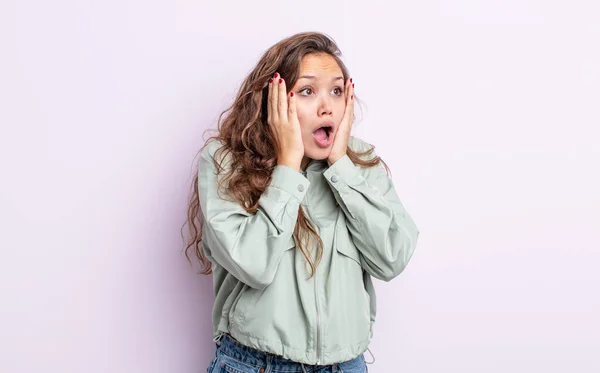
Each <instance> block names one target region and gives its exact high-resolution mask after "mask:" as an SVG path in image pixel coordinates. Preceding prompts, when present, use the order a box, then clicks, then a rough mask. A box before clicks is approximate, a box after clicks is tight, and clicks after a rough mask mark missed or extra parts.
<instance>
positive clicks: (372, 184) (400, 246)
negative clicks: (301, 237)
mask: <svg viewBox="0 0 600 373" xmlns="http://www.w3.org/2000/svg"><path fill="white" fill-rule="evenodd" d="M351 141H352V143H358V144H359V145H358V146H359V150H360V151H363V150H367V148H365V144H366V143H364V142H363V141H362V140H359V139H357V138H354V137H351ZM352 148H353V149H354V147H352ZM371 157H373V154H371ZM323 175H324V176H325V178H326V180H327V182H328V183H329V185H330V187H331V190H332V191H333V193H334V196H335V199H336V200H337V202H338V204H339V205H340V207H341V208H342V210H343V212H344V215H345V216H346V218H347V219H346V222H347V226H348V230H349V232H350V235H351V238H352V241H353V242H354V244H355V245H356V247H357V248H358V250H359V252H360V254H361V255H360V259H361V265H362V267H363V268H364V269H365V270H366V271H367V272H368V273H369V274H371V275H372V276H373V277H375V278H378V279H380V280H384V281H390V280H391V279H393V278H394V277H396V276H398V275H399V274H400V273H401V272H402V271H403V270H404V268H405V267H406V265H407V263H408V261H409V260H410V258H411V257H412V254H413V252H414V250H415V247H416V244H417V238H418V236H419V230H418V228H417V226H416V225H415V222H414V221H413V219H412V218H411V216H410V215H409V213H408V212H407V211H406V209H405V208H404V206H403V204H402V202H401V201H400V199H399V198H398V195H397V194H396V190H395V189H394V185H393V183H392V180H391V179H390V177H389V176H388V175H387V174H386V172H385V169H384V167H383V165H382V164H381V163H380V164H379V165H378V166H375V167H370V168H361V167H359V166H356V165H354V163H352V161H351V160H350V158H349V157H348V156H347V155H344V156H343V157H342V158H340V159H339V160H338V161H337V162H335V163H334V164H332V165H331V166H330V167H329V168H328V169H327V170H326V171H325V172H324V173H323Z"/></svg>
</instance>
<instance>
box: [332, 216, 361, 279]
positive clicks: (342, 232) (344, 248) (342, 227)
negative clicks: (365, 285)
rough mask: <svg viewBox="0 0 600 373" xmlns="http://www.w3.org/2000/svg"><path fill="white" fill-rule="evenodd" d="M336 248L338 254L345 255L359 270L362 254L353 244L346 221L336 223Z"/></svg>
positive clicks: (340, 220)
mask: <svg viewBox="0 0 600 373" xmlns="http://www.w3.org/2000/svg"><path fill="white" fill-rule="evenodd" d="M334 246H335V249H336V250H337V252H338V253H340V254H341V255H343V256H344V257H345V258H346V259H350V260H352V261H354V263H356V264H357V265H358V267H359V268H360V267H361V265H360V253H359V252H358V249H357V248H356V246H355V245H354V242H352V238H351V237H350V232H349V231H348V228H347V227H346V222H345V220H344V219H339V220H338V222H337V223H336V227H335V242H334Z"/></svg>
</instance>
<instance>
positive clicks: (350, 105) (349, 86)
mask: <svg viewBox="0 0 600 373" xmlns="http://www.w3.org/2000/svg"><path fill="white" fill-rule="evenodd" d="M353 95H354V87H353V83H352V81H351V79H348V80H347V81H346V94H345V96H346V108H345V110H344V119H347V120H348V122H350V123H351V122H352V119H353V115H354V97H353Z"/></svg>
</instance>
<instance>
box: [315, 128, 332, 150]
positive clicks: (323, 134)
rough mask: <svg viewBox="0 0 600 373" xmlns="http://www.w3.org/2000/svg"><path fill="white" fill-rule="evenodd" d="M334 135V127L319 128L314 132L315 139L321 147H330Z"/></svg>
mask: <svg viewBox="0 0 600 373" xmlns="http://www.w3.org/2000/svg"><path fill="white" fill-rule="evenodd" d="M332 133H333V127H332V126H323V127H319V128H317V129H316V130H315V132H313V137H314V138H315V140H316V141H317V143H318V144H319V145H320V146H328V145H329V143H330V142H331V137H332Z"/></svg>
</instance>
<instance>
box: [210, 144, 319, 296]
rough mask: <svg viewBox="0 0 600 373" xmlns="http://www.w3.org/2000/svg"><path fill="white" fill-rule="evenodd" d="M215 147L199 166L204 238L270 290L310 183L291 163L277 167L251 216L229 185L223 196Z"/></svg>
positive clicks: (244, 275) (221, 257)
mask: <svg viewBox="0 0 600 373" xmlns="http://www.w3.org/2000/svg"><path fill="white" fill-rule="evenodd" d="M214 148H215V147H214V146H212V145H209V146H206V147H205V149H204V150H203V151H202V152H201V156H200V160H199V164H198V192H199V194H200V207H201V210H202V214H203V217H204V227H203V241H204V242H205V245H206V246H207V247H208V248H209V250H210V252H211V255H212V257H213V258H214V260H215V261H216V262H217V263H218V264H219V265H221V266H222V267H223V268H224V269H225V270H227V271H228V272H229V273H231V274H232V275H233V276H235V277H236V278H237V279H239V280H240V281H242V282H243V283H245V284H247V285H249V286H251V287H253V288H256V289H264V288H265V287H267V286H268V285H269V284H270V283H271V282H272V281H273V278H274V277H275V272H276V271H277V267H278V266H279V262H280V260H281V257H282V255H283V253H284V251H285V250H287V249H288V248H289V245H288V243H289V241H290V238H291V237H292V234H293V232H294V227H295V225H296V220H297V218H298V209H299V206H300V203H301V201H302V200H303V198H304V196H305V194H306V192H307V190H308V187H309V184H310V182H309V181H308V180H307V179H306V178H305V177H304V176H302V174H300V173H299V172H297V171H295V170H293V169H292V168H290V167H287V166H283V165H278V166H276V167H275V169H274V171H273V174H272V180H271V183H270V185H269V186H268V187H267V188H266V190H265V191H264V192H263V194H262V195H261V196H260V199H259V201H258V203H259V208H258V211H257V212H256V213H255V214H249V213H248V212H246V210H244V209H243V208H242V206H241V205H240V204H239V203H238V202H236V201H233V200H232V198H231V197H229V196H228V195H226V194H225V192H224V190H223V189H222V192H221V196H219V195H218V194H217V183H218V179H217V175H216V169H215V166H214V163H213V159H214V158H213V157H214V150H215V149H214ZM221 176H222V175H219V177H221Z"/></svg>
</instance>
